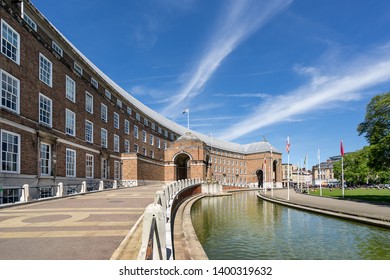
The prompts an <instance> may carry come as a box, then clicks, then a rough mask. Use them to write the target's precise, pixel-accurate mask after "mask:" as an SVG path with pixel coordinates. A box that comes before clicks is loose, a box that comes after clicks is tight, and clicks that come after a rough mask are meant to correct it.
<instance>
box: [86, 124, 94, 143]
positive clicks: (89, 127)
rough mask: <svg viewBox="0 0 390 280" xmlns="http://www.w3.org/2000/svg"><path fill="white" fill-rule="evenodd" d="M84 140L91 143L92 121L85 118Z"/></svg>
mask: <svg viewBox="0 0 390 280" xmlns="http://www.w3.org/2000/svg"><path fill="white" fill-rule="evenodd" d="M85 141H86V142H88V143H93V122H91V121H89V120H85Z"/></svg>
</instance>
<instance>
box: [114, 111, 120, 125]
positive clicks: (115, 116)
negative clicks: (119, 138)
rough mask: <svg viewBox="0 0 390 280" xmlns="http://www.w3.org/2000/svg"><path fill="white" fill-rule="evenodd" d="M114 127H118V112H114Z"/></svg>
mask: <svg viewBox="0 0 390 280" xmlns="http://www.w3.org/2000/svg"><path fill="white" fill-rule="evenodd" d="M114 128H116V129H119V114H118V113H115V112H114Z"/></svg>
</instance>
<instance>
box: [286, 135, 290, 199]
mask: <svg viewBox="0 0 390 280" xmlns="http://www.w3.org/2000/svg"><path fill="white" fill-rule="evenodd" d="M286 152H287V200H290V136H287V143H286Z"/></svg>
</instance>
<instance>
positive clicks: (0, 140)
mask: <svg viewBox="0 0 390 280" xmlns="http://www.w3.org/2000/svg"><path fill="white" fill-rule="evenodd" d="M5 134H6V135H5ZM9 137H12V138H14V137H16V139H17V144H16V145H17V151H16V154H15V153H12V152H10V151H8V150H7V151H4V150H3V147H4V146H5V147H8V146H9V145H15V144H14V143H13V142H12V143H10V142H8V141H7V140H8V139H9ZM5 138H6V139H5ZM3 141H6V142H4V143H3ZM20 141H21V137H20V135H19V134H16V133H13V132H10V131H7V130H4V129H1V130H0V143H1V145H0V150H1V155H0V158H1V167H0V168H1V169H0V170H1V172H3V173H14V174H19V173H20V156H21V154H20V150H21V142H20ZM11 150H13V151H15V149H14V148H12V147H11ZM4 153H5V154H6V155H7V156H9V157H11V158H14V159H15V161H11V165H14V164H16V169H15V170H14V169H13V168H12V169H11V170H8V169H3V162H4V161H6V159H4V158H3V156H4ZM6 162H8V161H6ZM6 165H8V164H6Z"/></svg>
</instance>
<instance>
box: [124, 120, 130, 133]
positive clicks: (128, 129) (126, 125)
mask: <svg viewBox="0 0 390 280" xmlns="http://www.w3.org/2000/svg"><path fill="white" fill-rule="evenodd" d="M124 130H125V134H127V135H130V122H129V121H128V120H125V125H124Z"/></svg>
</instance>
